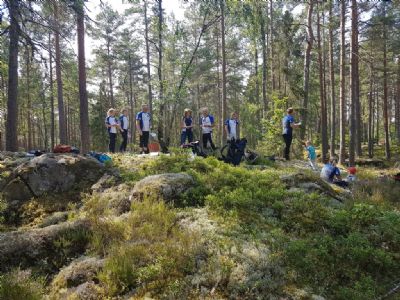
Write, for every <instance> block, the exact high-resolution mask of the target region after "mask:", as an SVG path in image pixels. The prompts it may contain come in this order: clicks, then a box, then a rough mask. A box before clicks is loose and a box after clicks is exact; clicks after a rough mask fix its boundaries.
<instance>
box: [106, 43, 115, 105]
mask: <svg viewBox="0 0 400 300" xmlns="http://www.w3.org/2000/svg"><path fill="white" fill-rule="evenodd" d="M107 73H108V85H109V88H110V104H111V107H114V108H115V100H114V87H113V79H112V76H113V72H112V60H111V42H110V40H109V38H108V39H107Z"/></svg>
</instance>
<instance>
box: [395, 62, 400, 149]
mask: <svg viewBox="0 0 400 300" xmlns="http://www.w3.org/2000/svg"><path fill="white" fill-rule="evenodd" d="M396 86H397V92H396V102H395V106H396V114H395V120H396V133H397V142H398V143H399V144H400V57H399V56H398V57H397V83H396Z"/></svg>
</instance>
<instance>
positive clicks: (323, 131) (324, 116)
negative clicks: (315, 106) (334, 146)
mask: <svg viewBox="0 0 400 300" xmlns="http://www.w3.org/2000/svg"><path fill="white" fill-rule="evenodd" d="M318 6H319V5H318ZM319 10H320V7H318V9H317V43H318V64H319V96H320V109H321V110H320V113H321V142H322V143H321V144H322V151H321V152H322V161H324V160H325V159H326V158H327V154H328V130H327V129H328V128H327V127H328V122H327V120H328V118H327V110H326V100H325V90H324V66H323V61H322V51H323V49H322V46H321V18H320V11H319Z"/></svg>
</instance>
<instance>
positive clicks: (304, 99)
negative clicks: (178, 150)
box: [0, 0, 400, 162]
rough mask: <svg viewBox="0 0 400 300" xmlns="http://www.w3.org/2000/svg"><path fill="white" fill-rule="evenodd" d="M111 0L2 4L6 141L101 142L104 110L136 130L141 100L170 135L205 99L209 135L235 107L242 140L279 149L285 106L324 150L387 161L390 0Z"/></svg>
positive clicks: (394, 40) (399, 61)
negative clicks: (380, 155) (124, 117)
mask: <svg viewBox="0 0 400 300" xmlns="http://www.w3.org/2000/svg"><path fill="white" fill-rule="evenodd" d="M117 2H118V1H96V0H90V1H83V0H63V1H61V0H46V1H40V2H35V1H23V0H5V1H4V2H3V4H1V6H0V10H1V28H0V30H1V31H0V32H1V36H0V86H1V93H0V116H1V119H0V133H1V136H0V138H1V140H0V147H1V149H7V150H10V151H17V150H22V149H25V150H30V149H39V148H40V149H52V148H53V146H54V145H56V144H59V143H62V144H72V145H76V146H78V147H80V148H81V149H82V151H83V152H87V151H89V150H98V151H103V150H105V149H106V146H107V131H106V128H105V126H104V118H105V117H106V112H107V110H108V109H109V108H110V107H113V108H116V109H117V110H119V111H121V110H122V109H123V108H127V109H129V114H130V122H131V128H134V119H135V114H136V113H137V112H138V111H140V107H141V105H142V104H144V103H147V104H149V106H150V112H151V113H152V115H153V131H154V132H156V133H157V134H158V137H159V138H160V139H162V140H163V141H164V142H165V143H166V144H167V145H178V144H179V132H180V130H181V129H180V122H181V118H182V115H183V111H184V109H185V108H190V109H192V110H193V112H194V116H195V119H197V116H198V113H199V111H200V108H202V107H208V108H209V110H210V112H211V113H212V114H213V115H214V116H215V119H216V127H215V129H214V135H215V139H216V142H217V144H218V145H222V144H223V142H224V141H225V136H224V135H225V132H224V130H223V124H224V121H225V120H226V119H227V118H228V117H229V115H230V114H231V112H234V111H236V112H238V113H239V116H240V121H241V128H240V131H241V135H242V136H245V137H247V139H248V141H249V144H250V146H251V147H253V148H257V149H263V150H264V151H266V152H268V153H270V154H279V153H280V151H281V148H282V144H283V142H282V141H281V118H282V117H283V115H284V112H285V111H286V109H287V108H288V107H293V108H294V109H295V111H296V119H298V120H301V121H302V126H301V129H300V130H299V131H298V132H297V134H296V136H297V138H298V140H299V141H304V140H306V139H309V140H311V141H313V142H314V143H315V144H316V145H317V146H319V148H320V150H321V154H322V157H323V158H325V157H327V156H328V155H329V154H330V155H331V156H332V155H338V156H339V159H340V161H341V162H344V160H345V159H346V158H347V157H348V158H349V160H350V162H352V161H353V162H354V160H355V158H356V157H357V156H362V155H368V156H370V157H373V156H374V148H375V146H376V145H384V146H385V156H386V158H388V159H389V158H390V157H391V152H393V147H392V146H393V145H395V144H398V143H399V142H400V51H399V50H400V40H399V38H398V37H399V36H400V35H399V33H400V6H399V2H396V1H394V2H390V1H356V0H351V1H325V2H319V1H314V0H309V1H304V2H303V3H299V2H298V1H257V0H256V1H230V0H202V1H172V2H171V1H166V0H164V1H162V0H143V1H139V0H136V1H133V0H131V1H121V2H120V3H119V2H118V3H117ZM173 4H176V5H177V7H174V8H171V7H170V5H173ZM166 8H168V9H166ZM177 15H179V18H178V17H176V16H177ZM88 41H89V42H88ZM196 130H197V129H196ZM196 133H197V131H195V135H196ZM129 138H130V142H131V143H132V144H134V143H135V141H136V140H137V139H138V137H137V134H136V133H135V130H132V131H131V134H130V137H129Z"/></svg>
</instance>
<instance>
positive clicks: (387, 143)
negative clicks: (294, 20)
mask: <svg viewBox="0 0 400 300" xmlns="http://www.w3.org/2000/svg"><path fill="white" fill-rule="evenodd" d="M353 1H355V0H353ZM383 11H384V17H386V6H384V9H383ZM385 22H386V20H384V22H383V126H384V129H385V154H386V159H390V134H389V116H388V86H387V32H386V23H385Z"/></svg>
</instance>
